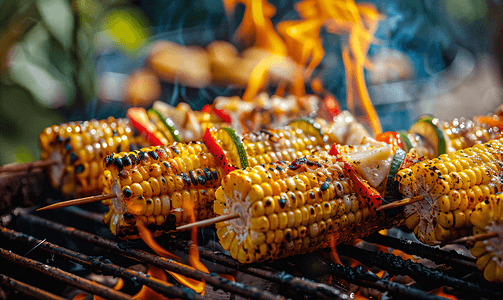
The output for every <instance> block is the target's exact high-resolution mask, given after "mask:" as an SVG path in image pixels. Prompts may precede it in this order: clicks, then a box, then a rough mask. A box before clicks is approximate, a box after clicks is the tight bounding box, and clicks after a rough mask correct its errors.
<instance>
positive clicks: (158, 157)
mask: <svg viewBox="0 0 503 300" xmlns="http://www.w3.org/2000/svg"><path fill="white" fill-rule="evenodd" d="M220 132H221V134H219V135H218V137H219V138H220V140H219V141H218V142H219V143H220V145H221V147H222V150H223V151H224V152H225V153H226V155H227V156H228V159H229V162H230V163H231V164H233V165H238V162H239V161H240V160H241V158H240V157H239V155H238V154H237V153H236V152H235V151H233V150H230V149H232V148H235V145H234V144H233V143H234V142H233V141H232V140H228V139H231V137H230V136H229V135H227V134H225V132H226V131H225V130H222V131H220ZM240 141H241V142H242V144H243V145H244V152H245V154H246V159H247V160H248V163H249V165H252V166H254V165H257V164H262V163H270V162H272V161H277V160H280V159H285V158H287V159H295V158H296V157H297V155H305V154H306V153H307V152H308V151H310V150H314V149H320V148H322V146H321V145H318V144H317V143H316V141H317V140H316V139H314V138H313V137H311V136H309V135H306V134H304V133H303V131H302V130H294V129H290V128H286V129H275V130H270V131H267V132H261V133H257V134H248V135H245V136H244V137H243V138H242V139H240ZM104 164H105V172H104V176H103V183H104V186H105V187H104V189H103V193H104V194H109V193H116V194H117V195H118V198H117V199H113V200H105V201H103V203H104V204H105V205H108V206H109V208H110V210H109V212H108V213H107V215H106V216H105V218H104V220H105V223H106V224H109V226H110V229H111V231H112V233H113V234H115V235H117V236H119V237H122V238H126V237H127V238H137V237H138V236H137V229H136V227H135V226H134V225H135V222H137V221H140V222H142V223H143V224H145V225H147V226H150V229H151V231H152V232H153V233H154V235H160V234H161V232H169V231H172V230H174V229H175V228H176V227H178V226H181V225H184V224H186V223H188V217H189V215H188V212H186V211H184V209H183V207H185V206H184V204H183V201H192V202H194V204H195V205H194V207H195V216H196V219H198V220H202V219H206V218H211V217H212V216H213V200H214V199H215V197H214V190H215V189H216V188H217V187H219V186H220V184H221V178H222V176H223V174H224V170H223V169H222V167H221V166H220V165H219V164H218V161H217V160H216V159H215V157H214V155H213V154H211V153H210V152H209V151H208V148H207V146H206V144H205V143H203V142H190V143H173V144H172V145H170V146H160V147H150V148H145V149H141V150H140V151H138V150H137V151H134V152H129V153H127V152H122V153H118V154H112V155H109V156H107V157H106V158H105V161H104Z"/></svg>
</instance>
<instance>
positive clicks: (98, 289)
mask: <svg viewBox="0 0 503 300" xmlns="http://www.w3.org/2000/svg"><path fill="white" fill-rule="evenodd" d="M2 232H4V231H3V230H2ZM42 245H43V244H41V247H42ZM0 257H3V258H4V259H7V260H9V261H11V262H14V263H16V264H19V265H22V266H25V267H28V268H30V269H32V270H36V271H38V272H40V273H42V274H44V275H47V276H50V277H52V278H55V279H57V280H59V281H62V282H64V283H66V284H69V285H71V286H74V287H76V288H79V289H81V290H84V291H87V292H89V293H91V294H96V295H99V296H102V297H105V298H109V299H123V300H128V299H131V297H130V296H128V295H126V294H124V293H121V292H118V291H115V290H113V289H111V288H108V287H105V286H100V285H96V284H94V283H93V282H92V281H90V280H87V279H84V278H81V277H79V276H76V275H74V274H71V273H68V272H65V271H63V270H60V269H58V268H55V267H52V266H49V265H46V264H43V263H41V262H39V261H36V260H33V259H29V258H26V257H23V256H21V255H18V254H15V253H13V252H10V251H8V250H5V249H3V248H0Z"/></svg>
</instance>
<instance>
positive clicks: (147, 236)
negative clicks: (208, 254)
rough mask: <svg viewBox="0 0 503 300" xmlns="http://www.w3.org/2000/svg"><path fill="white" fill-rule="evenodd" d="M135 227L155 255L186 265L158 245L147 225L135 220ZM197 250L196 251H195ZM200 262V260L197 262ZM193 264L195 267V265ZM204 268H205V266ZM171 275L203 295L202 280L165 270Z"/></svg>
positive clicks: (203, 284)
mask: <svg viewBox="0 0 503 300" xmlns="http://www.w3.org/2000/svg"><path fill="white" fill-rule="evenodd" d="M136 226H137V228H138V231H139V233H140V237H141V239H142V240H143V241H144V242H145V244H147V245H148V246H149V247H150V248H151V249H152V250H154V252H155V253H157V255H159V256H162V257H164V258H168V259H171V260H172V263H178V264H180V265H182V266H184V267H188V266H186V265H183V264H181V263H179V262H177V261H179V260H180V258H179V257H178V256H176V255H174V254H173V253H171V252H169V251H167V250H166V249H164V248H163V247H162V246H161V245H159V244H158V243H157V242H156V241H155V240H154V237H153V236H152V232H151V231H150V230H148V229H147V227H145V225H144V224H143V223H141V222H137V224H136ZM196 252H197V251H196ZM189 257H190V254H189ZM197 260H199V253H198V258H197ZM189 262H190V263H191V264H192V263H193V261H192V260H191V259H190V258H189ZM199 263H200V262H199ZM201 265H202V264H201ZM196 266H197V267H200V266H199V265H197V264H196ZM196 266H194V267H195V268H196V269H197V267H196ZM205 269H206V268H205ZM198 270H200V271H203V272H204V271H205V270H202V269H198ZM167 272H168V273H169V274H170V275H171V276H173V278H175V280H176V281H178V282H180V283H181V284H183V285H185V286H187V287H189V288H191V289H192V290H194V291H195V292H196V293H201V294H202V295H204V286H205V283H204V282H201V281H197V280H194V279H192V278H187V277H185V276H183V275H180V274H178V273H175V272H171V271H167ZM205 272H208V270H207V269H206V271H205Z"/></svg>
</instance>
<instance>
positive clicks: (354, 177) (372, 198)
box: [344, 162, 383, 209]
mask: <svg viewBox="0 0 503 300" xmlns="http://www.w3.org/2000/svg"><path fill="white" fill-rule="evenodd" d="M344 171H345V172H347V173H348V174H349V178H351V181H352V182H353V184H354V186H355V187H356V191H357V193H356V194H357V195H358V198H359V199H360V201H363V202H366V203H368V204H369V206H370V208H373V209H376V208H378V207H379V206H381V205H382V202H383V198H382V197H381V195H380V194H379V192H378V191H377V190H376V189H375V188H373V187H371V186H370V185H369V184H368V183H367V182H366V181H365V179H363V178H362V177H361V176H360V175H359V174H358V173H357V172H356V171H355V169H354V168H353V166H351V164H350V163H348V162H344Z"/></svg>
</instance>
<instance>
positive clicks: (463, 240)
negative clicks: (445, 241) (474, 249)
mask: <svg viewBox="0 0 503 300" xmlns="http://www.w3.org/2000/svg"><path fill="white" fill-rule="evenodd" d="M497 236H498V233H497V232H490V233H481V234H477V235H472V236H465V237H462V238H459V239H457V240H454V241H452V242H451V243H452V244H470V243H475V242H479V241H484V240H488V239H491V238H493V237H497Z"/></svg>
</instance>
